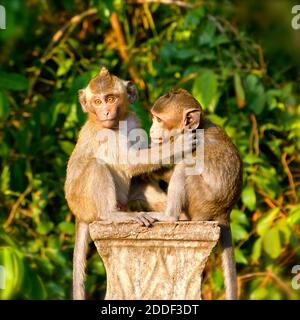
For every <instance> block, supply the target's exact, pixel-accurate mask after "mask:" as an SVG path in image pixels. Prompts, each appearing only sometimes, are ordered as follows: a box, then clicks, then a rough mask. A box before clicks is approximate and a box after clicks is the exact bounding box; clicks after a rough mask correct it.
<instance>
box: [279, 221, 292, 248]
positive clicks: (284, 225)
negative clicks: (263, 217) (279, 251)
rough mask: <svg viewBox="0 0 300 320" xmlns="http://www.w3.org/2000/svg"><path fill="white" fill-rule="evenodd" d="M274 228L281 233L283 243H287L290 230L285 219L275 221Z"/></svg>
mask: <svg viewBox="0 0 300 320" xmlns="http://www.w3.org/2000/svg"><path fill="white" fill-rule="evenodd" d="M276 228H277V229H278V230H279V231H280V233H282V234H283V236H284V243H285V244H289V242H290V237H291V234H292V230H291V228H290V226H289V225H288V222H287V219H280V220H278V221H276Z"/></svg>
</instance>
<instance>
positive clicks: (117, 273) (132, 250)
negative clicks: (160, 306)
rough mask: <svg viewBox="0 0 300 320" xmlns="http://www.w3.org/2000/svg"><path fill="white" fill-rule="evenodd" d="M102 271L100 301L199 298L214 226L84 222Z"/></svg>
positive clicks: (215, 237)
mask: <svg viewBox="0 0 300 320" xmlns="http://www.w3.org/2000/svg"><path fill="white" fill-rule="evenodd" d="M90 234H91V237H92V239H93V241H94V242H95V244H96V246H97V250H98V252H99V255H100V256H101V258H102V260H103V262H104V265H105V268H106V273H107V291H106V296H105V299H130V300H134V299H145V300H148V299H201V274H202V271H203V269H204V266H205V263H206V261H207V258H208V256H209V254H210V252H211V250H212V248H213V247H214V246H215V245H216V243H217V241H218V239H219V234H220V229H219V227H218V226H217V224H216V223H215V222H206V221H204V222H200V221H197V222H196V221H195V222H194V221H180V222H171V223H169V222H157V223H155V224H154V225H153V226H152V227H150V228H146V227H141V226H139V225H138V224H137V223H109V222H99V221H96V222H94V223H92V224H90Z"/></svg>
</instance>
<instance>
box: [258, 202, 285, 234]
mask: <svg viewBox="0 0 300 320" xmlns="http://www.w3.org/2000/svg"><path fill="white" fill-rule="evenodd" d="M279 211H280V209H279V208H273V209H271V210H269V211H268V212H267V213H266V214H265V215H264V216H263V217H262V218H260V220H259V221H258V223H257V226H256V231H257V233H258V234H259V235H261V236H262V235H264V234H265V232H266V231H267V230H268V229H269V228H270V227H271V226H272V224H273V221H274V219H275V218H276V217H277V215H278V213H279Z"/></svg>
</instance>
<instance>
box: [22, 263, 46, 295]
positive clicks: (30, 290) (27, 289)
mask: <svg viewBox="0 0 300 320" xmlns="http://www.w3.org/2000/svg"><path fill="white" fill-rule="evenodd" d="M23 287H24V289H23V291H24V294H25V296H26V297H27V298H28V299H35V300H44V299H46V297H47V292H46V289H45V286H44V284H43V282H42V279H41V278H40V276H39V275H38V274H37V273H36V272H35V271H34V270H31V269H30V268H29V267H27V268H26V279H25V283H24V285H23Z"/></svg>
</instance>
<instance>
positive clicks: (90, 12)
mask: <svg viewBox="0 0 300 320" xmlns="http://www.w3.org/2000/svg"><path fill="white" fill-rule="evenodd" d="M97 12H98V9H97V8H90V9H88V10H86V11H84V12H83V13H81V14H78V15H75V16H74V17H72V18H71V20H70V21H68V22H67V23H66V24H65V25H64V26H63V27H61V28H60V29H59V30H58V31H57V32H56V33H55V34H54V36H53V37H52V39H51V41H50V43H49V44H48V46H47V48H46V50H45V52H44V54H43V56H42V57H41V58H40V62H41V64H42V65H41V67H40V68H39V69H38V70H37V71H36V72H35V74H34V76H33V78H32V79H31V81H30V85H29V88H28V92H27V96H26V99H25V101H24V103H25V104H28V103H29V101H30V98H31V96H32V93H33V89H34V86H35V84H36V83H37V81H38V78H39V76H40V75H41V73H42V67H43V65H44V64H45V63H46V62H47V61H48V59H49V57H48V55H49V53H50V52H51V50H52V48H53V47H54V46H55V45H56V44H57V43H58V42H59V41H60V40H61V39H62V37H63V36H64V35H65V33H66V32H67V30H68V29H69V28H70V27H74V26H76V25H77V24H79V23H80V22H81V21H82V20H83V19H84V18H86V17H88V16H91V15H94V14H96V13H97Z"/></svg>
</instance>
